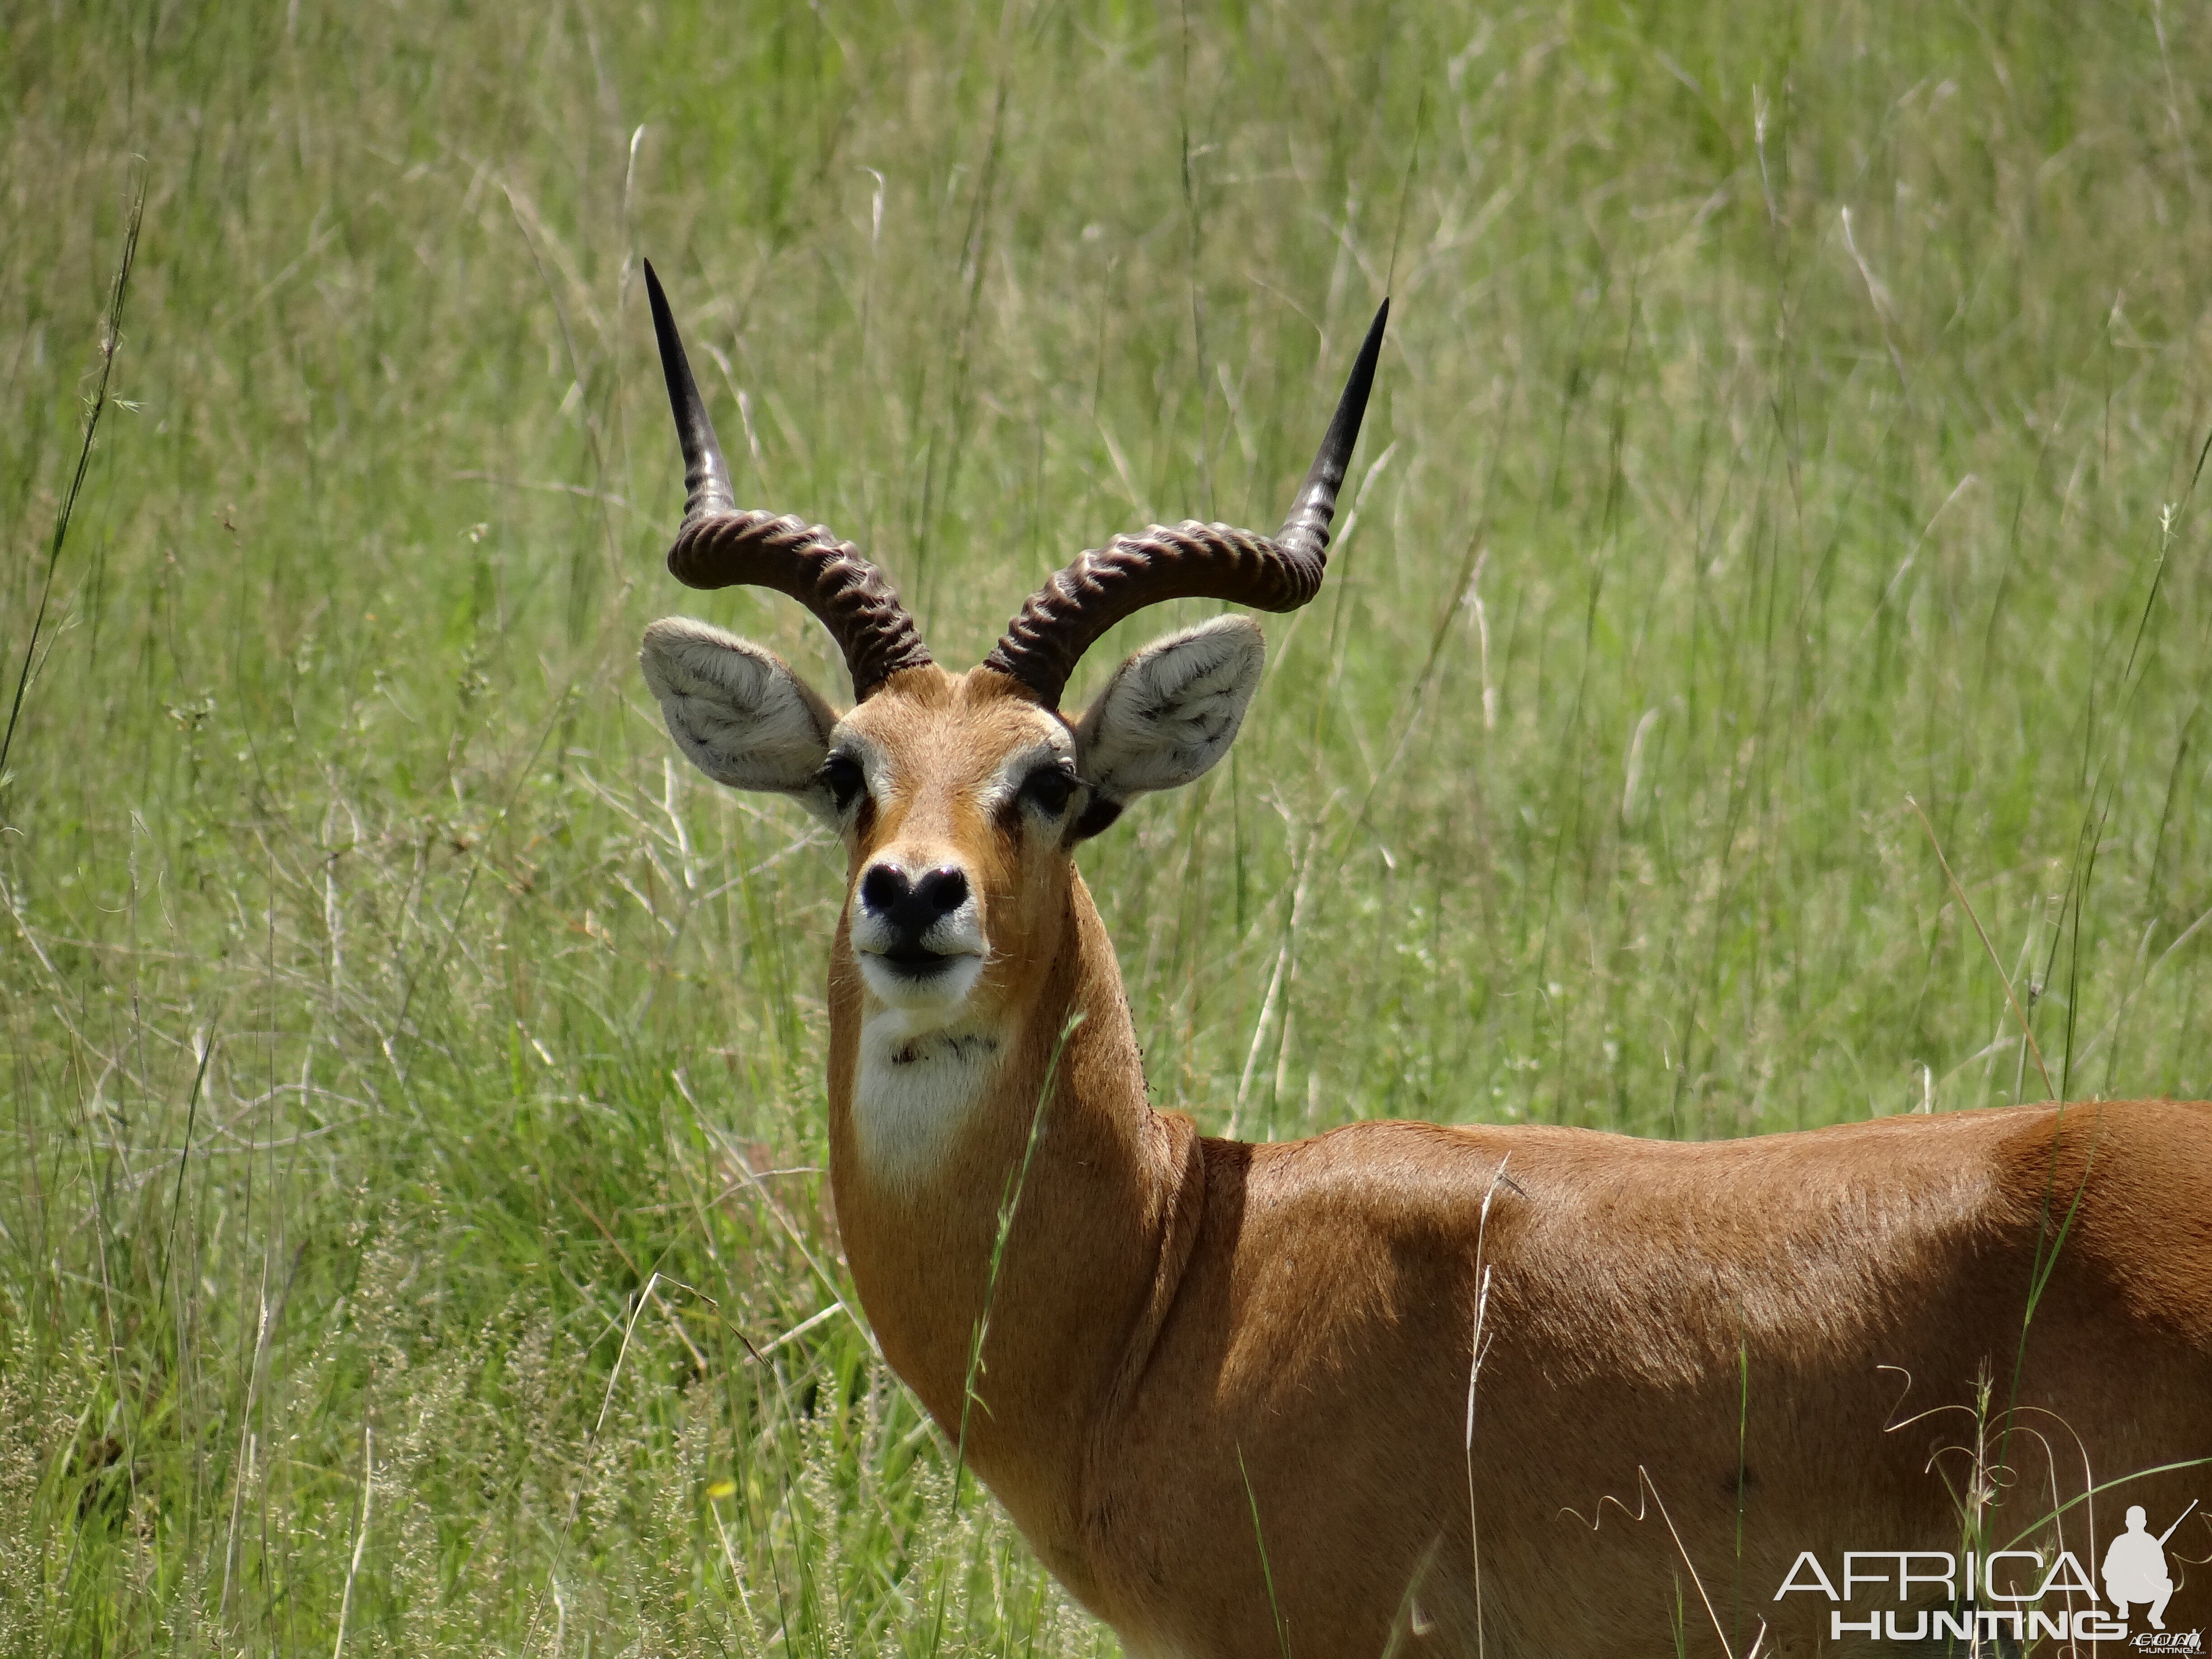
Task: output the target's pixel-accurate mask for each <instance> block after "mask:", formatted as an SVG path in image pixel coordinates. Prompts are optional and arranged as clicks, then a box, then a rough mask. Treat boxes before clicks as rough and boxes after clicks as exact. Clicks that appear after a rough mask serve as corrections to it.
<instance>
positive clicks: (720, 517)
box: [645, 260, 1326, 702]
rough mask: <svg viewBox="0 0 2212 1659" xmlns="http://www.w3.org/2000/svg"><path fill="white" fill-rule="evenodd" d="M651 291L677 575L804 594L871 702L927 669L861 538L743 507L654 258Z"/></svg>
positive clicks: (697, 583)
mask: <svg viewBox="0 0 2212 1659" xmlns="http://www.w3.org/2000/svg"><path fill="white" fill-rule="evenodd" d="M645 291H646V297H647V299H648V300H649V301H651V302H652V305H653V334H654V335H655V336H656V337H658V339H659V342H660V369H661V373H662V374H664V375H665V376H666V377H667V380H668V402H669V406H670V407H671V409H672V410H675V413H676V435H677V438H678V441H680V442H681V443H682V444H683V446H684V525H683V527H682V528H681V529H680V530H678V532H676V541H675V544H674V545H673V546H671V547H670V549H669V550H668V569H669V574H671V575H672V576H674V577H675V578H676V580H678V581H680V582H682V583H684V585H685V586H688V587H736V586H740V585H743V586H753V587H772V588H774V589H775V591H776V592H779V593H787V594H789V595H790V596H791V597H792V598H793V599H797V600H798V601H799V603H800V604H801V605H805V607H806V608H807V609H808V610H809V611H812V612H813V613H814V614H815V616H816V617H818V618H820V619H821V623H822V625H823V627H824V628H827V629H829V634H830V636H831V637H832V638H833V639H835V640H836V641H837V645H838V648H839V649H840V650H842V651H843V652H844V653H845V666H846V667H847V668H848V669H849V670H850V671H851V672H852V676H853V697H854V701H855V702H865V701H866V699H867V697H868V696H869V694H870V693H872V692H873V691H874V690H876V688H877V687H878V686H879V685H881V684H883V683H884V681H885V680H886V679H888V678H890V677H891V676H892V675H893V674H896V673H897V672H898V671H900V670H901V669H905V668H920V667H923V666H925V665H927V664H928V662H929V661H930V655H929V652H928V650H927V647H924V646H923V644H922V642H921V635H920V634H919V633H917V632H916V631H915V625H914V618H913V617H909V616H908V614H907V611H906V607H905V606H904V605H901V604H900V603H899V597H898V592H897V590H896V589H895V588H894V587H892V586H891V584H890V578H889V577H887V576H885V575H884V573H883V572H882V571H880V570H878V569H877V568H876V567H875V566H874V565H872V564H870V563H869V562H867V561H866V559H864V558H862V557H861V556H860V550H858V549H856V548H855V547H854V545H853V544H852V543H850V542H841V541H839V540H838V539H837V538H836V537H835V536H833V535H831V534H830V533H829V531H827V530H826V529H824V528H823V526H820V525H818V524H815V525H810V524H808V523H806V522H805V520H801V519H798V518H794V517H784V518H778V517H776V516H775V514H774V513H763V512H761V511H759V510H758V509H751V510H747V511H740V510H739V509H738V505H737V497H736V495H735V493H734V492H733V491H732V489H731V488H730V469H729V465H728V464H727V463H726V462H725V461H724V460H723V459H722V447H721V445H720V443H718V442H717V441H715V438H714V422H712V421H710V420H708V418H707V405H706V404H705V403H704V402H703V401H702V400H701V398H700V396H699V387H698V386H697V384H696V382H695V381H694V380H692V378H691V364H690V360H689V359H687V358H686V357H685V356H684V342H683V340H682V339H681V338H680V337H678V334H677V332H676V319H675V318H674V317H673V316H671V314H670V313H669V310H668V296H667V295H665V294H664V293H662V292H661V289H660V278H659V276H655V275H654V274H653V263H652V261H651V260H647V262H646V266H645ZM1324 522H1326V520H1324Z"/></svg>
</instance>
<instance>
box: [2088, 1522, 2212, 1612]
mask: <svg viewBox="0 0 2212 1659" xmlns="http://www.w3.org/2000/svg"><path fill="white" fill-rule="evenodd" d="M2196 1507H2197V1504H2196V1503H2195V1501H2194V1500H2191V1504H2190V1505H2189V1509H2186V1510H2182V1512H2181V1514H2180V1516H2179V1517H2178V1518H2177V1519H2176V1520H2175V1522H2174V1523H2173V1526H2172V1527H2168V1528H2166V1530H2165V1531H2164V1532H2162V1533H2160V1534H2158V1536H2157V1537H2155V1538H2154V1537H2152V1536H2151V1535H2150V1533H2149V1531H2148V1525H2149V1519H2150V1517H2149V1516H2148V1515H2147V1514H2145V1513H2144V1510H2143V1506H2142V1504H2130V1505H2129V1508H2128V1529H2127V1530H2126V1531H2125V1532H2124V1533H2122V1534H2120V1535H2119V1536H2118V1538H2115V1539H2114V1540H2112V1547H2111V1548H2110V1549H2108V1550H2106V1552H2105V1594H2106V1595H2107V1596H2109V1597H2110V1598H2111V1599H2112V1617H2113V1618H2115V1619H2125V1618H2126V1617H2127V1616H2128V1604H2129V1603H2130V1602H2131V1601H2139V1602H2144V1603H2147V1604H2148V1606H2149V1608H2150V1612H2149V1613H2148V1618H2149V1620H2150V1627H2151V1628H2152V1629H2153V1630H2164V1629H2165V1628H2166V1602H2167V1601H2170V1600H2171V1599H2172V1595H2173V1580H2172V1577H2169V1576H2168V1574H2167V1572H2166V1540H2167V1539H2169V1538H2171V1537H2172V1536H2173V1528H2174V1527H2179V1525H2180V1524H2181V1523H2182V1522H2184V1521H2186V1520H2187V1519H2188V1518H2189V1514H2190V1510H2194V1509H2195V1508H2196Z"/></svg>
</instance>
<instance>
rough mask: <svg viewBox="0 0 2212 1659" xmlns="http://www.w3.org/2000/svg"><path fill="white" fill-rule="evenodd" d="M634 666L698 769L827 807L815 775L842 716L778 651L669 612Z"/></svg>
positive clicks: (650, 634)
mask: <svg viewBox="0 0 2212 1659" xmlns="http://www.w3.org/2000/svg"><path fill="white" fill-rule="evenodd" d="M638 665H639V666H640V667H641V668H643V669H644V670H645V683H646V684H647V685H648V686H650V687H651V688H652V690H653V696H655V697H658V698H659V700H660V714H661V718H662V719H664V720H666V721H667V722H668V730H669V733H670V735H671V736H672V737H673V738H675V739H676V742H677V744H678V747H680V748H681V749H682V750H684V754H686V755H687V756H689V757H690V760H691V763H692V764H693V765H694V766H696V767H697V768H698V769H700V770H701V771H702V772H704V773H705V774H706V775H708V777H710V778H712V779H714V781H715V782H717V783H726V784H728V785H729V786H730V787H732V788H733V789H769V790H774V791H775V793H778V794H781V795H791V796H794V797H796V798H797V799H800V800H802V801H804V802H805V804H806V805H808V806H810V807H812V808H814V809H815V810H816V811H817V812H819V811H826V810H827V807H828V791H827V790H826V789H825V788H824V787H823V785H822V784H821V782H820V781H819V777H820V773H821V770H822V763H823V761H824V760H826V759H827V758H828V757H829V732H830V728H831V727H833V726H836V724H837V716H836V714H835V713H834V712H833V711H832V710H831V708H830V707H829V704H828V703H826V702H823V700H822V696H821V694H820V693H818V692H817V691H816V690H814V688H813V687H812V686H811V685H809V684H807V683H806V682H805V680H802V679H800V678H799V676H798V675H796V674H794V673H793V672H792V671H791V670H790V669H789V668H788V667H787V666H786V665H785V664H784V663H783V661H782V659H780V658H779V657H777V656H776V655H775V653H773V652H769V651H763V649H762V648H761V647H759V646H757V645H755V644H754V643H753V642H752V641H750V640H741V639H739V638H738V636H737V635H734V634H725V633H724V632H723V631H722V630H721V629H719V628H715V627H712V626H710V625H709V624H708V623H702V622H694V621H693V620H692V619H691V618H690V617H662V618H661V620H660V621H659V622H657V623H653V625H652V626H651V627H650V628H648V629H646V630H645V648H644V649H643V650H642V651H641V652H640V653H638ZM817 797H819V798H820V799H817Z"/></svg>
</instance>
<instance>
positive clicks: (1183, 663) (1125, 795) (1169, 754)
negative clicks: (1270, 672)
mask: <svg viewBox="0 0 2212 1659" xmlns="http://www.w3.org/2000/svg"><path fill="white" fill-rule="evenodd" d="M1266 666H1267V640H1266V637H1265V636H1264V635H1261V632H1260V625H1259V624H1258V623H1255V622H1254V621H1253V620H1252V619H1251V618H1250V617H1216V618H1215V619H1214V620H1213V621H1212V622H1210V623H1200V624H1199V625H1198V626H1197V627H1196V628H1187V629H1184V630H1183V631H1182V633H1180V634H1170V635H1168V636H1167V637H1166V638H1165V639H1160V640H1154V641H1152V643H1151V644H1150V645H1148V646H1146V647H1145V648H1144V649H1143V650H1141V651H1139V652H1138V653H1136V654H1135V655H1134V656H1133V657H1131V658H1129V659H1128V660H1127V661H1126V662H1124V663H1123V664H1122V665H1121V666H1120V667H1119V668H1117V669H1115V671H1114V678H1112V679H1110V680H1109V681H1107V682H1106V689H1105V690H1103V691H1102V692H1100V693H1099V694H1098V700H1097V702H1094V703H1092V704H1091V707H1090V708H1087V709H1085V711H1084V714H1083V718H1082V719H1081V720H1079V721H1078V722H1077V723H1076V727H1075V755H1076V769H1077V770H1078V771H1079V772H1081V773H1082V775H1083V781H1085V783H1087V784H1089V785H1090V786H1091V791H1092V793H1093V795H1094V797H1095V799H1094V800H1093V803H1092V805H1091V810H1090V811H1087V812H1085V814H1084V817H1085V820H1086V821H1087V820H1090V819H1091V818H1093V817H1099V816H1100V815H1101V813H1102V809H1106V808H1109V807H1110V810H1108V811H1103V822H1101V823H1097V825H1096V826H1095V828H1091V829H1088V831H1087V832H1088V833H1091V834H1096V833H1097V830H1099V829H1104V828H1105V827H1106V825H1107V824H1108V823H1112V822H1113V820H1114V817H1115V814H1116V813H1118V812H1119V811H1121V806H1122V805H1123V804H1124V803H1126V802H1127V800H1128V799H1129V798H1130V797H1131V796H1132V795H1139V794H1145V793H1149V792H1150V791H1152V790H1155V789H1179V788H1181V787H1182V786H1183V785H1184V784H1186V783H1188V782H1190V781H1192V780H1193V779H1194V778H1200V777H1203V776H1205V775H1206V773H1207V772H1208V771H1209V770H1211V769H1212V766H1213V763H1215V762H1216V761H1218V760H1219V759H1220V758H1221V757H1223V756H1224V755H1225V754H1227V753H1228V752H1229V745H1230V744H1232V743H1234V742H1235V741H1236V740H1237V727H1239V726H1242V725H1243V723H1244V709H1245V707H1246V705H1247V704H1249V702H1251V701H1252V693H1253V692H1254V691H1255V690H1258V689H1259V684H1260V671H1261V669H1262V668H1264V667H1266Z"/></svg>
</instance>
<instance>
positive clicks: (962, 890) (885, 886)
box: [860, 864, 968, 940]
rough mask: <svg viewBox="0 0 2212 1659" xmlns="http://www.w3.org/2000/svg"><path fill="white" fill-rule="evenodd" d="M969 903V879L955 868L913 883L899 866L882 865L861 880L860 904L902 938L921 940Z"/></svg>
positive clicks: (927, 874) (940, 869) (932, 872)
mask: <svg viewBox="0 0 2212 1659" xmlns="http://www.w3.org/2000/svg"><path fill="white" fill-rule="evenodd" d="M860 902H861V903H862V904H863V905H865V906H866V907H867V908H868V909H869V910H870V911H871V912H872V914H874V915H877V916H879V917H881V918H882V919H883V921H885V922H887V923H888V924H889V925H890V927H891V928H892V929H893V930H894V931H896V933H899V934H900V935H901V936H902V937H903V938H906V939H916V940H918V939H921V936H922V935H923V934H924V933H927V932H928V931H929V930H930V929H931V928H932V927H935V926H936V925H937V924H938V923H939V921H943V920H944V919H945V917H947V916H949V915H951V914H952V913H953V912H954V911H955V910H957V909H958V908H960V907H961V906H962V905H963V904H965V903H966V902H968V877H967V875H966V873H965V872H963V871H961V870H959V869H957V868H956V867H955V866H951V865H942V866H939V867H938V868H937V869H934V870H929V871H925V872H923V874H922V876H921V879H920V880H918V881H909V880H908V878H907V873H906V872H905V871H903V870H902V869H900V868H899V867H898V866H896V865H895V864H878V865H877V866H874V868H872V869H871V870H870V871H869V872H868V873H867V874H866V875H865V876H863V877H861V878H860Z"/></svg>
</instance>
